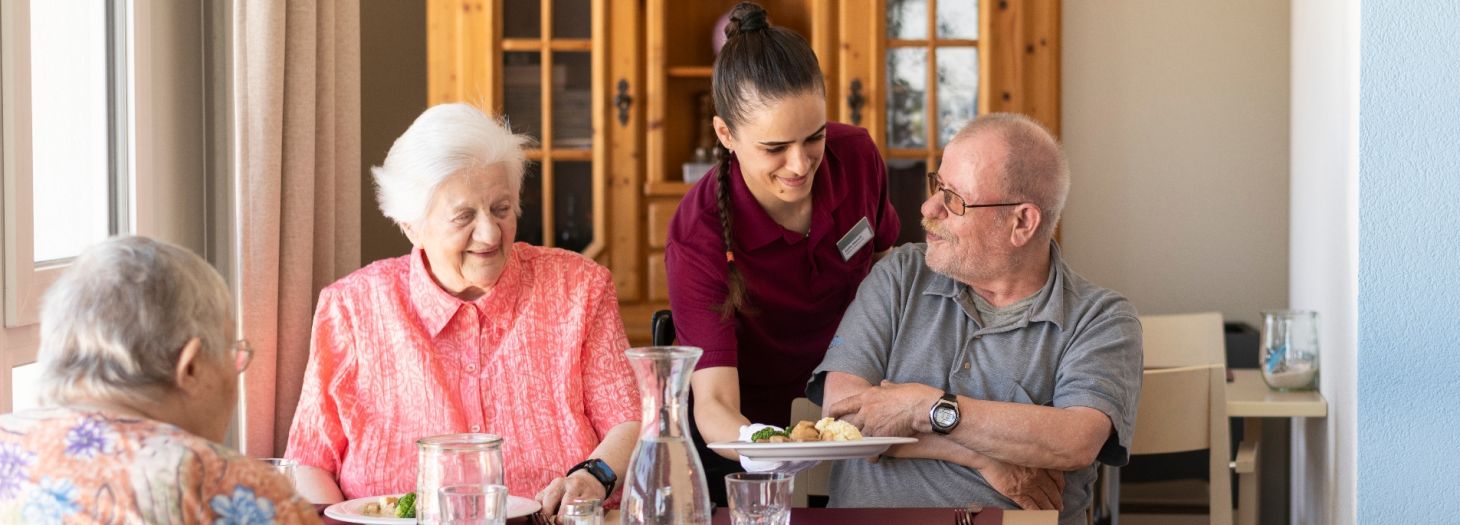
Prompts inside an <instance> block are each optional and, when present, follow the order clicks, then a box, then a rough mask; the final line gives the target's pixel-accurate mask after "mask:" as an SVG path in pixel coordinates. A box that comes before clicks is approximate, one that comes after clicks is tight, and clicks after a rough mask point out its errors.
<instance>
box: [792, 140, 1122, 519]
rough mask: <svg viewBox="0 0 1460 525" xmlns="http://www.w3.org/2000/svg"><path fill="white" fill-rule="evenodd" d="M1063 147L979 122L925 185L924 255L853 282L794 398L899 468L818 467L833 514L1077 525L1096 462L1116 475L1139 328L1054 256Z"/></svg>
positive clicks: (1065, 179)
mask: <svg viewBox="0 0 1460 525" xmlns="http://www.w3.org/2000/svg"><path fill="white" fill-rule="evenodd" d="M1069 185H1070V181H1069V169H1068V167H1067V166H1066V162H1065V158H1064V154H1063V153H1062V152H1061V151H1060V146H1059V143H1058V142H1057V141H1056V140H1055V139H1054V137H1053V136H1051V135H1050V134H1049V132H1048V131H1046V130H1045V129H1044V128H1043V127H1041V126H1040V125H1039V124H1038V123H1036V122H1034V121H1033V120H1031V119H1029V118H1028V117H1025V116H1022V115H1013V114H992V115H984V116H981V117H979V118H977V119H976V120H974V121H973V122H972V123H970V124H969V125H968V126H967V127H966V128H964V129H963V130H962V131H961V132H959V133H958V135H957V136H956V137H954V139H953V140H952V142H951V143H950V144H948V147H947V149H946V150H944V153H943V162H942V164H941V166H940V170H939V171H938V172H937V173H930V174H928V194H929V196H928V198H927V200H925V201H924V202H923V206H922V214H923V228H924V229H925V230H927V236H928V242H927V243H926V244H908V245H904V246H902V247H899V248H897V249H896V250H894V251H893V252H892V254H891V255H890V256H888V257H887V258H886V259H883V260H882V262H880V263H878V264H877V266H876V267H874V268H873V269H872V274H871V275H870V276H868V277H867V279H866V280H865V281H862V286H861V288H860V289H859V290H858V291H857V298H856V299H855V300H853V301H852V305H851V307H850V308H848V309H847V313H846V315H845V316H844V317H843V318H842V322H841V325H840V327H838V329H837V335H836V337H835V338H833V339H832V342H831V345H830V349H829V350H828V351H827V354H826V358H825V360H823V361H822V363H821V365H820V366H819V367H817V369H816V372H815V373H814V375H813V376H812V381H811V383H810V385H809V386H808V388H807V395H808V397H810V398H811V399H812V400H813V401H818V402H824V403H823V405H822V406H824V407H825V409H824V411H825V413H826V415H827V416H832V417H840V418H844V419H846V420H847V421H849V422H851V423H853V424H855V425H858V426H860V427H861V428H862V431H863V432H864V433H865V434H867V435H872V436H914V435H915V436H917V437H919V438H920V439H919V442H918V443H915V444H912V445H908V446H905V447H901V448H895V449H893V450H890V451H889V452H888V454H889V455H891V456H894V457H898V458H906V459H897V460H886V461H880V462H878V463H868V462H864V461H844V462H841V463H839V464H837V465H835V466H833V467H832V478H831V505H832V506H841V507H950V506H962V505H966V504H968V503H970V502H972V503H977V504H980V505H984V506H998V507H1016V506H1017V507H1025V508H1042V509H1060V510H1061V512H1060V523H1061V524H1064V525H1072V524H1076V523H1084V522H1085V509H1086V508H1087V507H1088V506H1089V504H1090V501H1091V487H1092V483H1093V482H1094V480H1095V463H1096V462H1097V461H1099V462H1102V463H1107V464H1110V465H1116V466H1120V465H1123V464H1125V463H1126V461H1127V458H1128V456H1129V454H1128V452H1127V450H1128V447H1129V446H1130V442H1131V430H1132V427H1133V426H1134V424H1135V414H1136V402H1137V398H1138V397H1139V393H1140V387H1141V325H1140V321H1139V320H1138V318H1137V316H1136V310H1135V308H1133V307H1132V306H1131V304H1130V302H1129V301H1127V300H1126V299H1125V298H1124V297H1121V296H1120V295H1119V294H1116V293H1115V292H1112V291H1110V290H1107V289H1105V288H1101V287H1100V286H1098V285H1096V284H1094V283H1092V282H1090V281H1087V280H1085V279H1084V278H1083V277H1080V276H1079V275H1078V274H1076V273H1075V272H1074V271H1072V270H1070V268H1069V267H1067V266H1066V265H1065V262H1064V260H1063V258H1062V257H1061V256H1060V251H1059V247H1058V246H1056V245H1055V243H1054V241H1053V238H1054V230H1055V224H1056V223H1058V222H1059V216H1060V212H1061V211H1062V210H1063V208H1064V204H1065V198H1066V196H1067V195H1068V194H1069Z"/></svg>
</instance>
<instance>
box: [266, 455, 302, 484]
mask: <svg viewBox="0 0 1460 525" xmlns="http://www.w3.org/2000/svg"><path fill="white" fill-rule="evenodd" d="M259 461H262V462H264V464H266V465H268V466H269V468H270V469H273V470H274V472H278V473H279V474H283V475H284V477H286V478H289V484H290V485H293V484H294V467H297V466H299V464H298V463H296V462H294V460H290V459H284V458H263V459H260V460H259Z"/></svg>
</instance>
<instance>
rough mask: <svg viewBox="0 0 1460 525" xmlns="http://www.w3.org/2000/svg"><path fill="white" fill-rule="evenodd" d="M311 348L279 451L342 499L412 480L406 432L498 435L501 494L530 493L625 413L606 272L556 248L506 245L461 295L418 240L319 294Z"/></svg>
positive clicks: (631, 407) (633, 396)
mask: <svg viewBox="0 0 1460 525" xmlns="http://www.w3.org/2000/svg"><path fill="white" fill-rule="evenodd" d="M311 346H312V350H311V352H310V356H309V365H308V367H307V369H306V370H305V375H304V387H303V391H302V393H301V395H300V399H299V408H298V411H297V412H296V413H295V415H294V425H293V427H292V428H291V429H290V431H289V448H288V451H287V452H286V453H285V456H286V457H288V458H289V459H293V460H296V461H298V462H299V463H300V464H302V465H312V466H315V467H319V468H321V469H324V470H325V471H328V472H330V473H333V474H334V475H335V479H336V480H337V481H338V482H339V485H340V489H341V490H342V491H343V492H344V495H345V497H346V498H358V497H365V496H377V495H382V494H395V493H401V492H407V491H412V490H415V487H416V440H417V439H419V438H422V437H426V436H434V435H439V434H453V433H461V432H486V433H491V434H497V435H500V436H502V437H503V438H504V443H503V446H502V455H503V459H504V462H505V468H506V481H507V488H508V492H509V493H511V494H513V495H516V496H523V497H529V498H530V497H533V496H534V495H536V494H537V492H538V491H539V490H541V489H542V488H543V487H545V486H547V484H548V483H549V482H550V481H552V480H553V478H555V477H558V476H562V475H563V474H564V473H566V472H567V470H568V469H569V468H571V467H572V466H573V465H574V464H577V463H578V462H580V461H582V460H584V459H585V458H587V457H588V454H589V453H591V452H592V451H593V449H594V448H596V447H597V446H598V444H599V443H600V442H601V441H602V440H603V436H604V435H605V434H606V433H607V432H608V431H609V429H611V428H613V427H615V426H617V425H619V424H621V423H624V422H627V421H637V420H638V419H639V398H638V393H637V391H636V387H635V381H634V378H633V375H632V372H631V371H630V369H629V364H628V359H627V358H626V357H625V356H624V351H625V350H626V349H627V348H628V339H627V337H626V336H625V335H624V326H623V321H622V320H620V318H619V312H618V298H617V296H616V295H615V292H614V287H613V281H612V279H610V276H609V273H608V270H607V269H606V268H604V267H602V266H599V265H597V264H595V263H594V262H593V261H591V260H589V259H587V258H585V257H583V256H582V255H579V254H576V253H572V252H568V251H564V250H558V249H552V248H541V247H537V246H531V245H528V244H525V243H517V244H515V245H513V248H512V251H511V255H510V259H509V260H508V263H507V267H506V268H505V269H504V270H503V271H502V275H501V277H499V278H498V280H497V284H496V285H495V286H493V287H492V288H491V289H490V290H488V291H487V293H485V294H484V295H482V296H481V297H480V298H478V299H476V300H474V301H463V300H460V299H458V298H456V297H455V296H453V295H451V294H449V293H447V292H446V291H444V290H442V289H441V288H440V286H438V285H437V284H436V283H435V281H434V280H433V279H432V278H431V276H430V273H429V270H428V269H427V268H426V258H425V254H424V252H422V251H421V250H419V249H417V250H414V251H413V252H412V253H411V254H410V255H407V256H402V257H397V258H394V259H386V260H382V261H378V262H376V263H374V264H371V265H370V266H367V267H365V268H362V269H360V270H358V271H356V272H355V273H352V274H350V275H348V276H346V277H345V278H343V279H340V280H339V281H338V282H335V283H334V284H332V285H330V286H329V287H327V288H325V289H324V291H323V292H321V293H320V298H319V306H318V309H317V310H316V312H315V316H314V334H313V343H312V345H311Z"/></svg>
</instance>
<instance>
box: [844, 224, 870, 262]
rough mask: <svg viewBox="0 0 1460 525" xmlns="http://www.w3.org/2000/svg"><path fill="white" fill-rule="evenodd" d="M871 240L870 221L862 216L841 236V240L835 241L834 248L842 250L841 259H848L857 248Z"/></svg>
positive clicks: (854, 253) (850, 258)
mask: <svg viewBox="0 0 1460 525" xmlns="http://www.w3.org/2000/svg"><path fill="white" fill-rule="evenodd" d="M871 241H872V223H870V222H868V221H867V218H866V217H862V220H860V221H857V224H856V225H855V226H852V229H851V230H848V231H847V234H846V235H843V236H842V240H840V241H837V242H836V249H837V250H840V251H841V252H842V260H843V261H850V260H852V256H853V255H856V253H857V251H858V250H861V249H862V247H863V246H866V245H867V243H868V242H871Z"/></svg>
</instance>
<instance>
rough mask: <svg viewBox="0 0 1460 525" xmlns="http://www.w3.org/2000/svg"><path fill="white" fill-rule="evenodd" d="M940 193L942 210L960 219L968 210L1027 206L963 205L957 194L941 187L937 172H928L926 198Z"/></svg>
mask: <svg viewBox="0 0 1460 525" xmlns="http://www.w3.org/2000/svg"><path fill="white" fill-rule="evenodd" d="M940 191H941V192H943V209H946V210H948V213H951V214H954V215H957V216H960V217H962V216H963V214H964V212H965V211H966V210H968V209H969V208H996V207H999V206H1018V205H1020V204H1027V203H1024V202H1000V203H996V204H964V203H963V197H959V196H958V194H957V193H953V190H950V189H948V188H947V187H946V186H943V181H942V179H940V178H938V172H936V171H930V172H928V196H929V197H931V196H933V195H936V194H937V193H938V192H940Z"/></svg>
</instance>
